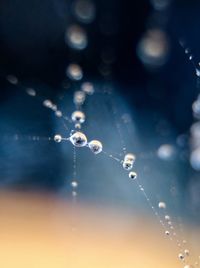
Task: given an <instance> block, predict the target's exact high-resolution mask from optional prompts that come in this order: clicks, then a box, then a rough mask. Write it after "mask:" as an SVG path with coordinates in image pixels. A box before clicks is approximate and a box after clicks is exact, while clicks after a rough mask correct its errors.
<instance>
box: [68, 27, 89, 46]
mask: <svg viewBox="0 0 200 268" xmlns="http://www.w3.org/2000/svg"><path fill="white" fill-rule="evenodd" d="M65 41H66V43H67V45H68V46H69V47H71V48H73V49H77V50H82V49H85V48H86V47H87V44H88V38H87V34H86V32H85V30H84V29H83V28H82V27H81V26H79V25H71V26H69V28H68V29H67V30H66V33H65Z"/></svg>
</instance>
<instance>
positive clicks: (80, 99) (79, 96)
mask: <svg viewBox="0 0 200 268" xmlns="http://www.w3.org/2000/svg"><path fill="white" fill-rule="evenodd" d="M84 102H85V92H83V91H76V92H75V93H74V104H76V105H82V104H83V103H84Z"/></svg>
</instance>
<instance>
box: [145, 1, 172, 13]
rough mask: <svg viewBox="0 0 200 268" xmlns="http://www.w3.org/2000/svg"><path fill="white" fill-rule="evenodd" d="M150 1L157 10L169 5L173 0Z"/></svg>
mask: <svg viewBox="0 0 200 268" xmlns="http://www.w3.org/2000/svg"><path fill="white" fill-rule="evenodd" d="M150 2H151V4H152V6H153V7H154V8H155V9H156V10H158V11H162V10H165V9H166V8H168V7H169V5H170V2H171V0H150Z"/></svg>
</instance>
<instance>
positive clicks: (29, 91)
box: [26, 88, 36, 97]
mask: <svg viewBox="0 0 200 268" xmlns="http://www.w3.org/2000/svg"><path fill="white" fill-rule="evenodd" d="M26 93H27V94H28V95H29V96H31V97H35V96H36V91H35V89H33V88H27V89H26Z"/></svg>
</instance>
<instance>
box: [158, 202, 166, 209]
mask: <svg viewBox="0 0 200 268" xmlns="http://www.w3.org/2000/svg"><path fill="white" fill-rule="evenodd" d="M158 207H159V208H162V209H165V208H166V207H167V206H166V204H165V203H164V202H159V203H158Z"/></svg>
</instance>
